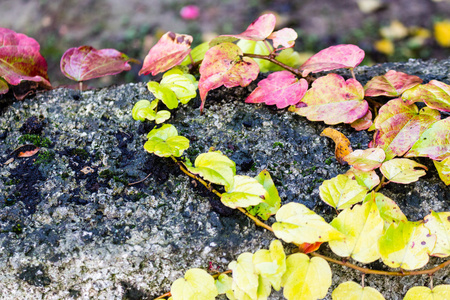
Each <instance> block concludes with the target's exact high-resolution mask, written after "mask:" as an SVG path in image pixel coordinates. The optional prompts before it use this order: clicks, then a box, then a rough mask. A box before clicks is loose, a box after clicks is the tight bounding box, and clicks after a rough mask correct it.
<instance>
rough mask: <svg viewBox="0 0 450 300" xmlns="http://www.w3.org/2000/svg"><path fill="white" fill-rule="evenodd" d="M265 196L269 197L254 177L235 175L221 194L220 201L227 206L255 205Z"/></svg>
mask: <svg viewBox="0 0 450 300" xmlns="http://www.w3.org/2000/svg"><path fill="white" fill-rule="evenodd" d="M266 197H269V195H268V193H267V191H266V190H265V189H264V187H263V186H262V184H260V183H259V182H258V181H257V180H256V179H255V178H252V177H249V176H244V175H236V176H234V179H233V185H232V186H231V187H230V188H228V189H227V192H226V193H223V194H222V197H221V198H220V201H222V203H223V204H224V205H226V206H228V207H231V208H237V207H248V206H251V205H257V204H259V203H261V202H262V201H263V198H266Z"/></svg>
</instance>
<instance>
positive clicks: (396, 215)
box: [364, 192, 407, 231]
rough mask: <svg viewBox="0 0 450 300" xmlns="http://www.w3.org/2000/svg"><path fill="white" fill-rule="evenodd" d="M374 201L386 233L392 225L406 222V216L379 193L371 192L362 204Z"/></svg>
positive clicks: (391, 201) (393, 203)
mask: <svg viewBox="0 0 450 300" xmlns="http://www.w3.org/2000/svg"><path fill="white" fill-rule="evenodd" d="M371 200H375V203H376V204H377V207H378V211H379V212H380V217H381V218H382V219H383V221H384V231H386V230H387V229H388V228H389V226H390V225H391V224H392V223H400V222H401V221H404V222H406V221H407V219H406V216H405V215H404V214H403V212H402V211H401V209H400V207H398V205H397V203H395V201H394V200H392V199H390V198H388V197H386V196H385V195H383V194H381V193H375V192H372V193H370V194H369V195H367V196H366V199H364V202H367V201H371Z"/></svg>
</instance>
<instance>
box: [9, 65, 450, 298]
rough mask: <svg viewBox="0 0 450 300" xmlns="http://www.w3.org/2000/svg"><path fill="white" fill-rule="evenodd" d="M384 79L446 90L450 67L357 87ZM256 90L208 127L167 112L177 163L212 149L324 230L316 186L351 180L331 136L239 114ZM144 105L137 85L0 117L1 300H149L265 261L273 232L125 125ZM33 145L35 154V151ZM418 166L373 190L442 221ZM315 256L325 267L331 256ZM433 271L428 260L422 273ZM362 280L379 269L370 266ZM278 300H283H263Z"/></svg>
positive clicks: (351, 274)
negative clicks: (187, 275)
mask: <svg viewBox="0 0 450 300" xmlns="http://www.w3.org/2000/svg"><path fill="white" fill-rule="evenodd" d="M388 69H395V70H399V71H405V72H407V73H410V74H414V75H418V76H420V77H422V78H424V79H425V80H426V81H428V80H431V79H438V80H442V81H444V82H446V83H449V82H450V80H449V74H450V61H449V60H446V61H427V62H422V61H415V60H411V61H409V62H407V63H400V64H384V65H377V66H374V67H370V68H367V67H361V68H358V69H357V70H356V71H357V72H356V74H357V78H358V79H359V80H360V81H361V82H362V83H365V82H366V81H367V80H368V79H369V78H370V77H372V76H375V75H380V74H384V73H385V72H386V71H387V70H388ZM343 74H346V72H343ZM254 88H255V84H252V85H251V86H249V87H246V88H233V89H229V90H228V89H224V88H220V89H218V90H215V91H212V92H210V96H209V98H208V101H207V104H206V110H205V113H204V114H203V115H200V113H199V109H198V106H199V101H198V99H197V100H194V101H191V102H190V103H189V104H188V105H187V106H181V107H180V108H178V109H176V110H174V111H173V115H172V118H171V119H170V121H168V123H171V124H173V125H175V127H176V128H177V129H178V131H179V133H180V135H183V136H186V137H187V138H189V139H190V141H191V146H190V148H189V150H188V151H187V153H186V155H187V157H189V158H190V159H191V161H193V160H194V159H195V157H196V156H197V155H198V154H199V153H202V152H206V151H207V150H208V149H209V148H210V147H215V149H217V150H221V151H222V152H223V153H225V154H226V155H228V156H229V157H230V158H231V159H233V160H234V161H235V162H236V164H237V173H238V174H243V175H250V176H256V175H257V174H258V173H259V172H260V171H261V170H263V169H268V170H269V171H270V173H271V175H272V177H273V179H274V181H275V184H276V186H277V187H278V190H279V193H280V196H281V198H282V201H283V203H287V202H290V201H295V202H300V203H303V204H305V205H306V206H308V207H309V208H310V209H313V210H314V211H316V212H317V213H319V214H321V215H322V216H324V217H325V219H327V220H328V221H330V220H331V218H332V216H333V210H332V209H330V208H329V207H328V206H327V205H326V204H324V203H322V202H321V200H320V198H319V192H318V186H319V185H320V182H321V181H322V180H324V179H330V178H332V177H334V176H336V175H337V174H340V173H343V172H345V171H346V170H347V169H348V167H346V166H340V165H339V164H338V163H337V162H336V160H335V159H334V143H333V142H332V141H331V140H329V139H328V138H325V137H320V136H319V134H320V132H321V131H322V130H323V129H324V128H325V127H326V125H325V124H323V123H321V122H309V121H308V120H306V118H303V117H300V116H298V115H295V114H293V113H290V112H287V111H286V110H282V111H277V110H274V109H272V108H271V107H267V106H264V105H250V104H245V103H244V102H243V99H244V98H245V97H246V96H247V95H248V94H249V92H250V91H251V90H252V89H254ZM140 99H152V95H151V94H150V93H149V92H148V91H147V89H146V87H145V84H144V83H137V84H127V85H122V86H115V87H109V88H104V89H100V90H94V91H84V92H81V93H80V92H78V91H74V90H68V89H57V90H53V91H50V92H46V93H42V94H38V95H36V96H34V97H31V98H29V99H26V100H25V101H22V102H13V103H10V104H8V105H7V106H6V107H5V108H4V109H3V111H2V112H1V114H0V141H1V142H0V163H1V164H2V165H1V166H0V189H1V191H0V298H1V299H152V298H155V297H157V296H159V295H161V294H164V293H165V292H167V291H169V289H170V284H171V283H172V282H173V281H174V280H175V279H177V278H178V277H181V276H182V274H183V273H184V271H186V270H187V269H189V268H193V267H198V268H208V265H209V264H210V263H212V265H213V266H214V267H216V268H219V269H221V270H224V269H226V268H227V265H228V263H229V262H230V261H232V260H233V259H236V258H237V256H238V255H239V254H240V253H243V252H245V251H250V252H255V251H256V250H258V249H262V248H266V249H267V248H268V245H269V243H270V242H271V240H272V239H274V236H273V235H272V234H271V233H270V232H267V231H265V230H263V229H260V228H257V227H256V226H255V225H254V224H253V223H252V222H251V221H250V220H249V219H247V218H246V217H245V216H244V215H242V214H240V213H239V212H238V211H233V210H230V209H226V208H225V207H223V206H222V205H221V204H220V202H219V201H218V199H217V197H216V196H214V195H213V194H212V193H210V192H208V191H207V190H206V189H204V188H203V187H202V186H199V185H198V184H197V183H195V182H194V181H192V180H191V179H190V178H189V177H187V176H186V175H184V174H183V173H182V172H181V171H180V170H179V169H178V168H177V166H176V164H175V163H173V162H172V161H171V160H170V159H164V158H159V157H156V156H154V155H151V154H149V153H147V152H145V151H144V149H143V144H144V142H145V140H146V138H145V137H146V133H148V132H149V131H150V130H151V128H152V126H153V125H152V124H143V123H141V122H138V121H134V120H133V119H132V118H131V109H132V107H133V105H134V103H136V101H138V100H140ZM8 100H10V99H3V102H5V101H6V102H7V101H8ZM33 117H35V118H33ZM334 128H336V129H338V130H340V131H342V132H343V133H344V134H345V135H346V136H347V137H349V139H350V141H351V143H352V146H353V148H354V149H358V148H365V147H367V144H368V142H369V140H370V139H371V133H368V132H367V131H362V132H356V131H354V130H353V129H352V128H351V127H350V126H344V125H339V126H334ZM29 133H31V134H33V133H35V134H36V135H38V136H40V137H41V140H40V141H36V140H31V139H32V138H31V137H30V136H27V135H26V134H29ZM45 139H47V140H45ZM33 142H34V143H40V144H41V145H42V146H41V150H40V152H39V154H38V155H35V156H32V157H29V158H18V157H15V156H16V154H17V151H15V152H14V149H16V148H17V147H18V146H20V145H24V144H31V143H33ZM45 142H48V143H47V144H46V143H45ZM11 158H14V160H13V161H12V162H11ZM419 161H420V162H421V163H425V164H426V165H427V166H428V167H429V170H430V171H429V172H428V174H427V175H426V176H425V177H424V178H423V179H421V180H420V181H418V182H415V183H412V184H409V185H395V184H390V185H388V186H387V187H386V188H384V189H382V192H383V193H384V194H385V195H387V196H388V197H391V198H392V199H394V200H395V201H396V202H397V203H398V204H399V205H400V207H401V209H402V210H403V211H404V213H405V214H406V215H407V217H408V218H409V219H410V220H418V219H420V218H423V216H425V215H426V214H428V213H429V211H430V209H433V210H436V211H449V199H450V190H449V187H446V186H445V185H444V184H443V183H442V182H441V181H440V179H439V178H438V176H437V173H436V171H435V169H434V167H433V165H432V163H430V161H428V160H426V159H420V160H419ZM147 175H148V178H147V179H145V180H144V181H142V182H141V183H138V184H134V185H129V183H133V182H136V181H139V180H142V179H144V178H145V177H146V176H147ZM273 221H274V220H273V218H271V219H270V220H269V223H272V222H273ZM288 250H289V247H288ZM321 251H323V252H324V253H329V250H328V248H327V246H322V248H321ZM329 254H330V255H331V256H334V255H333V254H331V253H329ZM334 257H335V256H334ZM440 262H442V260H439V259H434V258H433V259H432V260H431V263H430V264H429V265H428V266H432V265H436V264H438V263H440ZM370 266H371V267H373V268H383V265H382V263H379V262H376V263H374V264H371V265H370ZM331 267H332V270H333V286H332V288H335V287H336V286H337V285H338V284H339V283H341V282H344V281H346V280H355V281H357V282H359V281H360V274H359V273H358V272H356V271H353V270H350V269H347V268H342V267H340V266H335V265H331ZM447 274H448V270H441V271H439V272H437V273H436V275H435V276H434V284H435V285H438V284H444V283H446V284H450V278H449V276H448V275H447ZM365 282H366V285H368V286H373V287H376V288H377V289H378V290H379V291H380V292H382V293H383V295H384V296H385V297H386V299H402V297H403V296H404V295H405V293H406V291H407V290H408V289H409V288H410V287H412V286H414V285H422V284H427V283H428V277H427V276H418V277H405V278H390V277H389V278H387V277H382V276H374V275H368V276H366V280H365ZM331 290H332V289H330V292H329V294H328V296H327V299H330V298H331V296H330V294H331ZM281 298H282V293H281V292H278V293H273V294H272V295H271V298H270V299H281Z"/></svg>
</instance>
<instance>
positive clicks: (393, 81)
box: [364, 70, 423, 97]
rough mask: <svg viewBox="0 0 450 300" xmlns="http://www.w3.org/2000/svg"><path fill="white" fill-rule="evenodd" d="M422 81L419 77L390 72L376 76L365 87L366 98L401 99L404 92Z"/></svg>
mask: <svg viewBox="0 0 450 300" xmlns="http://www.w3.org/2000/svg"><path fill="white" fill-rule="evenodd" d="M422 81H423V80H422V79H421V78H420V77H418V76H414V75H408V74H406V73H402V72H397V71H394V70H389V71H388V72H387V73H386V74H384V75H381V76H375V77H373V78H372V79H371V80H369V82H367V83H366V85H365V86H364V91H365V96H367V97H377V96H387V97H399V96H400V95H401V94H402V93H403V92H404V91H406V90H407V89H410V88H412V87H414V86H416V85H418V84H420V83H422Z"/></svg>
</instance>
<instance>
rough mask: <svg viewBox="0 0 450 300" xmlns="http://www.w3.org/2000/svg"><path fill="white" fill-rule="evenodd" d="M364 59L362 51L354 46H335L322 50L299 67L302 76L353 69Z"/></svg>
mask: <svg viewBox="0 0 450 300" xmlns="http://www.w3.org/2000/svg"><path fill="white" fill-rule="evenodd" d="M363 59H364V51H363V50H362V49H361V48H359V47H358V46H355V45H337V46H331V47H329V48H326V49H323V50H322V51H320V52H318V53H316V54H315V55H313V56H312V57H310V58H309V59H308V60H307V61H306V62H305V63H304V64H303V65H301V66H300V70H301V71H302V76H303V77H306V76H307V75H308V74H309V73H311V72H312V73H317V72H321V71H330V70H334V69H340V68H354V67H356V66H357V65H359V64H360V63H361V62H362V60H363Z"/></svg>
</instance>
